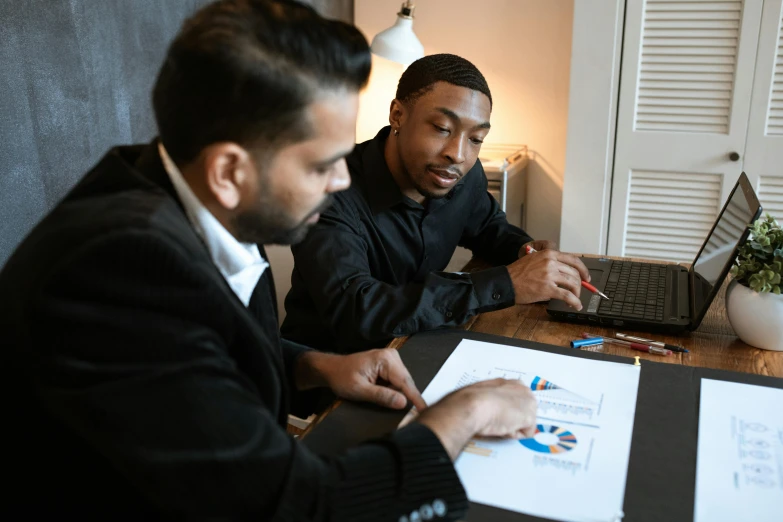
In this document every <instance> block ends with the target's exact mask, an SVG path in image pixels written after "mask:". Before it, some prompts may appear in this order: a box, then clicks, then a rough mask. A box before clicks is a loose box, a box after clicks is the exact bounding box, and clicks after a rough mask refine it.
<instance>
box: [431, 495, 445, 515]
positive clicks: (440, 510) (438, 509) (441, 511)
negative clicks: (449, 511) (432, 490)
mask: <svg viewBox="0 0 783 522" xmlns="http://www.w3.org/2000/svg"><path fill="white" fill-rule="evenodd" d="M432 510H433V511H434V512H435V514H436V515H438V516H439V517H441V518H442V517H445V516H446V503H445V502H443V501H442V500H441V499H439V498H436V499H435V500H434V501H433V502H432Z"/></svg>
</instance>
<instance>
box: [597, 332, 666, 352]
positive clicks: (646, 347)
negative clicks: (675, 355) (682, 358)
mask: <svg viewBox="0 0 783 522" xmlns="http://www.w3.org/2000/svg"><path fill="white" fill-rule="evenodd" d="M582 338H583V339H592V338H601V339H603V341H604V342H605V343H609V344H620V345H623V346H625V347H626V348H630V349H631V350H637V351H640V352H647V353H654V354H656V355H671V354H672V351H671V350H667V349H666V348H659V347H658V346H650V345H649V344H640V343H632V342H630V341H623V340H621V339H613V338H611V337H601V336H600V335H592V334H589V333H583V334H582Z"/></svg>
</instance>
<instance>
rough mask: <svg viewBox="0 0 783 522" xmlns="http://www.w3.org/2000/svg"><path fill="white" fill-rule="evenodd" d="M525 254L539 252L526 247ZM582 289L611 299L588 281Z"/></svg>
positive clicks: (584, 282) (583, 283) (528, 246)
mask: <svg viewBox="0 0 783 522" xmlns="http://www.w3.org/2000/svg"><path fill="white" fill-rule="evenodd" d="M525 252H526V253H528V254H534V253H536V252H538V250H536V249H535V248H533V247H532V246H530V245H525ZM582 288H584V289H585V290H589V291H590V292H593V293H594V294H598V295H600V296H601V297H602V298H603V299H607V300H608V299H609V298H608V297H607V296H606V294H604V293H603V292H601V291H600V290H598V289H597V288H596V287H594V286H593V285H591V284H590V283H588V282H587V281H582Z"/></svg>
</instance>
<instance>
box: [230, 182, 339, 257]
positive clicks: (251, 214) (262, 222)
mask: <svg viewBox="0 0 783 522" xmlns="http://www.w3.org/2000/svg"><path fill="white" fill-rule="evenodd" d="M333 198H334V196H332V195H331V194H329V195H328V196H327V197H326V198H325V199H324V201H323V203H321V204H320V205H318V207H317V208H316V209H314V210H313V211H312V212H310V213H309V214H308V215H307V216H306V217H305V218H304V219H303V220H302V221H300V222H299V223H297V224H295V225H293V226H292V225H291V220H290V218H289V217H288V215H287V214H285V213H284V212H283V211H282V210H280V209H279V208H276V207H275V206H274V205H271V204H264V202H262V203H261V204H259V206H258V208H257V209H255V210H246V211H243V212H240V213H239V214H237V215H236V216H235V217H234V219H233V228H234V233H235V234H236V238H237V240H238V241H240V242H243V243H258V244H262V245H294V244H296V243H299V242H300V241H302V240H303V239H304V238H305V237H306V236H307V232H308V231H309V230H310V228H311V227H312V226H313V225H314V224H315V223H307V220H308V219H310V218H311V217H312V216H313V215H314V214H316V213H319V212H323V211H324V210H326V209H327V208H328V207H329V206H330V205H331V204H332V200H333Z"/></svg>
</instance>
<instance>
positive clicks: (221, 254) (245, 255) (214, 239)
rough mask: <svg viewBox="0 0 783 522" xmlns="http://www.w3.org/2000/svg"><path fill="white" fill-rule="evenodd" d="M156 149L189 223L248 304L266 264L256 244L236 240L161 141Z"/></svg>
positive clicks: (241, 298) (238, 293)
mask: <svg viewBox="0 0 783 522" xmlns="http://www.w3.org/2000/svg"><path fill="white" fill-rule="evenodd" d="M158 152H159V153H160V158H161V160H163V166H164V167H165V169H166V172H167V173H168V175H169V178H170V179H171V183H172V184H173V185H174V190H176V191H177V196H179V200H180V201H181V202H182V206H183V207H185V213H186V214H187V216H188V220H189V221H190V224H191V225H193V228H194V229H195V230H196V233H197V234H198V235H199V236H200V237H201V239H202V240H204V243H205V244H206V245H207V250H209V254H210V256H211V257H212V262H213V263H215V266H217V268H218V270H220V273H221V274H223V277H224V278H225V279H226V281H227V282H228V285H229V286H230V287H231V289H232V290H233V291H234V293H235V294H236V295H237V297H239V300H240V301H242V302H243V303H244V304H245V306H247V305H248V303H249V302H250V296H251V295H252V294H253V289H255V287H256V285H257V284H258V280H259V279H260V278H261V275H262V274H263V273H264V270H266V268H267V267H268V266H269V263H267V262H266V260H265V259H264V258H263V257H261V252H259V250H258V246H256V245H255V244H252V243H240V242H239V241H237V239H236V238H235V237H234V236H233V235H232V234H231V233H230V232H229V231H228V230H226V228H225V227H224V226H223V225H222V224H220V222H219V221H218V220H217V218H215V216H213V215H212V213H211V212H210V211H209V210H207V208H206V207H205V206H204V205H203V204H202V203H201V201H199V199H198V197H196V195H195V194H194V193H193V191H192V190H191V189H190V185H188V182H187V181H185V178H183V177H182V173H181V172H180V171H179V169H178V168H177V165H175V164H174V161H172V159H171V158H170V157H169V155H168V153H167V152H166V149H165V148H164V147H163V144H162V143H158Z"/></svg>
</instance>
